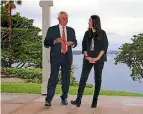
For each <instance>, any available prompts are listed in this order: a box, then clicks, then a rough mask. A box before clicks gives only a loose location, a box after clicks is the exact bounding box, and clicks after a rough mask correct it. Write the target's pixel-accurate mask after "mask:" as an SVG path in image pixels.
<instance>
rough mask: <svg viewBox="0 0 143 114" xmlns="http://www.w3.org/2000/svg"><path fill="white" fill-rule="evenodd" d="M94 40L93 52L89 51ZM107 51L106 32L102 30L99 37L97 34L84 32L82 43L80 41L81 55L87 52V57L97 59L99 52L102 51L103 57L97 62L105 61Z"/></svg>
mask: <svg viewBox="0 0 143 114" xmlns="http://www.w3.org/2000/svg"><path fill="white" fill-rule="evenodd" d="M92 38H94V51H90V46H91V41H92ZM107 49H108V39H107V36H106V32H105V31H104V30H102V31H101V33H100V36H98V35H97V33H96V32H95V33H90V31H89V30H88V31H86V32H85V35H84V38H83V41H82V53H83V52H84V51H87V54H88V56H90V57H97V56H98V55H99V53H100V51H101V50H103V51H104V54H103V56H102V57H101V58H100V60H98V61H97V62H104V61H107Z"/></svg>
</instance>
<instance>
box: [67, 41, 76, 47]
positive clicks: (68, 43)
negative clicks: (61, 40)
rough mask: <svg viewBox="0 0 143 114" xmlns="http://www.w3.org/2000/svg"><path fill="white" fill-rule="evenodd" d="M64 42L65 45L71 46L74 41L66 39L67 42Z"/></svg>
mask: <svg viewBox="0 0 143 114" xmlns="http://www.w3.org/2000/svg"><path fill="white" fill-rule="evenodd" d="M66 44H67V46H72V45H73V44H74V42H72V41H68V42H66Z"/></svg>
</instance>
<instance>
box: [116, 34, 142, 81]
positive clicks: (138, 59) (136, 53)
mask: <svg viewBox="0 0 143 114" xmlns="http://www.w3.org/2000/svg"><path fill="white" fill-rule="evenodd" d="M131 40H132V43H125V44H123V45H122V46H121V47H120V52H119V53H118V55H117V57H116V58H115V64H117V63H125V64H127V66H128V67H129V68H130V69H131V71H132V72H131V76H132V79H133V80H141V79H142V78H143V33H141V34H138V35H134V36H133V38H132V39H131Z"/></svg>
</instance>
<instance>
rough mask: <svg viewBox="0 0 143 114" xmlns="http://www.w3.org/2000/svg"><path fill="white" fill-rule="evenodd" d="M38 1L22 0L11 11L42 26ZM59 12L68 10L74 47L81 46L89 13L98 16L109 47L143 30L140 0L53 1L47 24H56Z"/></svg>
mask: <svg viewBox="0 0 143 114" xmlns="http://www.w3.org/2000/svg"><path fill="white" fill-rule="evenodd" d="M39 1H40V0H23V3H22V5H21V6H17V8H16V9H15V10H14V11H13V14H14V13H15V12H20V14H21V16H25V17H27V18H29V19H34V25H35V26H37V27H39V28H41V29H42V8H41V7H40V6H39ZM60 11H66V12H67V13H68V16H69V17H68V18H69V22H68V26H71V27H73V28H74V29H75V32H76V38H77V41H78V46H77V47H76V48H75V49H76V50H78V49H81V42H82V39H83V36H84V33H85V31H86V30H87V28H88V20H89V18H90V16H91V15H98V16H99V17H100V19H101V26H102V29H103V30H105V31H106V33H107V37H108V41H109V50H118V48H119V47H120V46H121V45H122V44H124V43H131V38H132V37H133V35H137V34H139V33H141V32H143V0H53V6H52V7H51V23H50V25H51V26H53V25H56V24H58V20H57V16H58V13H59V12H60ZM47 29H48V27H47Z"/></svg>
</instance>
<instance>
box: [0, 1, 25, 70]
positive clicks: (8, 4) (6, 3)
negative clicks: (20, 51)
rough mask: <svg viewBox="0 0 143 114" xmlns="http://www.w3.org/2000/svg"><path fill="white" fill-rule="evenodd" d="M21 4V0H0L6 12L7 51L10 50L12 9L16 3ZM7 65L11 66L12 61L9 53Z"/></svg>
mask: <svg viewBox="0 0 143 114" xmlns="http://www.w3.org/2000/svg"><path fill="white" fill-rule="evenodd" d="M15 3H16V4H17V5H21V4H22V1H21V0H15V1H14V0H3V1H1V4H2V5H3V6H4V9H5V11H6V12H7V14H8V28H9V29H8V31H7V32H8V39H9V40H8V41H9V50H10V51H9V52H11V46H12V44H11V34H12V30H11V27H12V15H11V13H12V10H13V9H15V8H16V5H15ZM8 61H9V62H8V66H9V67H11V64H12V63H13V60H12V54H11V53H9V60H8Z"/></svg>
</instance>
